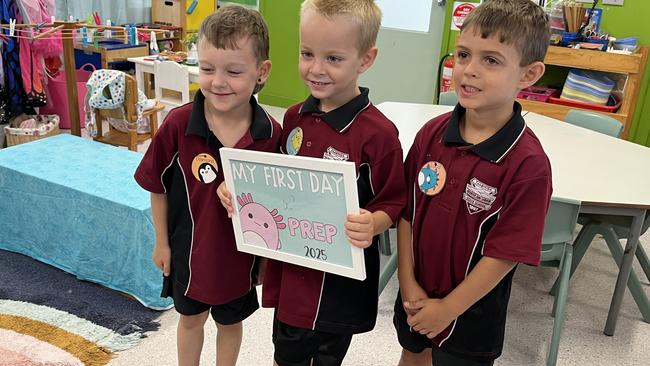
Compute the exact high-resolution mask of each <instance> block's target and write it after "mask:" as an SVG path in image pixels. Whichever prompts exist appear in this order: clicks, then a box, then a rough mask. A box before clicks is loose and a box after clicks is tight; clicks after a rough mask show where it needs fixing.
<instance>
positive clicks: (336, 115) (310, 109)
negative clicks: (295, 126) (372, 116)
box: [298, 88, 370, 132]
mask: <svg viewBox="0 0 650 366" xmlns="http://www.w3.org/2000/svg"><path fill="white" fill-rule="evenodd" d="M359 91H360V92H361V94H359V95H357V96H356V97H354V98H352V100H350V101H349V102H347V103H345V104H344V105H342V106H340V107H338V108H336V109H334V110H331V111H329V112H327V113H323V112H322V111H321V110H320V109H318V105H319V104H320V100H318V99H316V98H314V97H313V96H312V95H310V96H309V97H308V98H307V100H305V102H304V103H303V104H302V106H301V107H300V111H299V112H298V113H300V114H303V113H317V114H319V116H320V118H322V119H323V120H324V121H325V122H327V124H329V125H330V126H332V128H334V129H335V130H337V131H338V132H344V131H345V130H346V129H347V128H348V127H350V125H352V122H354V119H355V118H356V117H357V116H358V115H359V113H361V112H362V111H363V110H365V109H366V108H368V107H369V106H370V99H368V93H369V90H368V88H359Z"/></svg>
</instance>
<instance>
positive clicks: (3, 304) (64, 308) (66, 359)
mask: <svg viewBox="0 0 650 366" xmlns="http://www.w3.org/2000/svg"><path fill="white" fill-rule="evenodd" d="M116 270H119V269H116ZM159 315H160V312H158V311H154V310H150V309H147V308H145V307H144V306H142V305H141V304H140V303H139V302H137V301H135V300H132V299H130V298H128V297H126V296H124V295H122V294H120V293H118V292H115V291H113V290H110V289H107V288H104V287H101V286H98V285H95V284H92V283H89V282H84V281H80V280H78V279H76V278H75V277H74V276H72V275H70V274H68V273H66V272H63V271H61V270H59V269H56V268H54V267H51V266H49V265H46V264H43V263H41V262H38V261H36V260H33V259H31V258H29V257H27V256H24V255H21V254H17V253H12V252H8V251H4V250H0V366H5V365H7V366H8V365H12V366H14V365H21V366H22V365H25V366H27V365H39V366H63V365H65V366H77V365H89V366H101V365H106V364H107V363H108V362H109V361H110V360H111V358H112V357H113V353H114V352H116V351H121V350H125V349H128V348H130V347H133V346H134V345H136V344H138V343H139V341H140V339H141V338H143V337H145V332H148V331H153V330H157V329H158V327H159V323H158V322H157V321H156V318H157V317H158V316H159Z"/></svg>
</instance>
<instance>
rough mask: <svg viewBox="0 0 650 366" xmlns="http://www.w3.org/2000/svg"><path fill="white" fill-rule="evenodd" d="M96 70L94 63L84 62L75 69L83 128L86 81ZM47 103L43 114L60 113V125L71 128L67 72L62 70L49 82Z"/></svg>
mask: <svg viewBox="0 0 650 366" xmlns="http://www.w3.org/2000/svg"><path fill="white" fill-rule="evenodd" d="M93 71H95V66H93V65H92V64H84V65H82V66H81V67H80V68H79V69H77V70H75V73H76V75H77V104H78V106H77V107H78V108H79V117H80V125H81V128H84V127H85V124H84V118H83V116H84V99H85V98H86V82H87V81H88V79H90V75H91V74H92V73H93ZM47 96H48V97H47V101H48V102H47V105H45V106H44V107H41V109H40V110H39V111H40V113H43V114H57V115H59V118H60V120H59V122H60V124H59V127H61V128H65V129H69V128H70V127H71V122H70V115H69V112H68V87H67V82H66V78H65V72H60V73H59V74H57V76H55V77H54V79H52V80H49V82H48V83H47Z"/></svg>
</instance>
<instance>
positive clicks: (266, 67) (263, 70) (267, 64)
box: [257, 60, 271, 84]
mask: <svg viewBox="0 0 650 366" xmlns="http://www.w3.org/2000/svg"><path fill="white" fill-rule="evenodd" d="M270 72H271V60H265V61H262V63H261V64H260V66H259V67H258V70H257V80H258V81H259V82H258V84H263V83H265V82H266V79H268V78H269V73H270Z"/></svg>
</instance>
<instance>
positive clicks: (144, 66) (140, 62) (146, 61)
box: [127, 56, 199, 91]
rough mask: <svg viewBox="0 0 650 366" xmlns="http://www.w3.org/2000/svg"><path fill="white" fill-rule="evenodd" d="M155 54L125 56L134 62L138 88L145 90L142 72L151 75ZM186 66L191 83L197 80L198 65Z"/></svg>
mask: <svg viewBox="0 0 650 366" xmlns="http://www.w3.org/2000/svg"><path fill="white" fill-rule="evenodd" d="M155 57H156V56H144V57H130V58H127V61H130V62H133V63H134V64H135V80H136V81H137V83H138V89H140V90H142V91H144V90H146V88H145V85H144V74H145V73H148V74H152V75H153V64H154V62H155V61H154V59H155ZM185 67H187V73H188V74H189V78H190V82H191V83H198V82H199V67H198V66H189V65H185Z"/></svg>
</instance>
